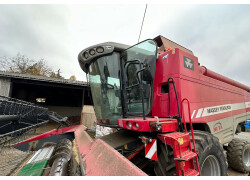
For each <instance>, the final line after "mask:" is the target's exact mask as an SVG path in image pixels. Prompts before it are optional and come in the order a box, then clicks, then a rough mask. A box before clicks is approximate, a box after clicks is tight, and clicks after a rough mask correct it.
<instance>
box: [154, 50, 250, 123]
mask: <svg viewBox="0 0 250 180" xmlns="http://www.w3.org/2000/svg"><path fill="white" fill-rule="evenodd" d="M184 56H186V57H188V58H190V59H192V60H193V66H194V69H193V70H191V69H187V68H185V67H184V59H183V58H184ZM203 73H204V72H202V70H201V68H200V66H199V64H198V59H197V57H195V56H192V55H190V54H188V53H186V52H184V51H181V50H179V49H174V50H169V51H165V52H163V53H161V54H160V55H159V58H158V60H157V63H156V71H155V80H154V89H153V108H152V116H158V117H162V118H163V117H168V114H169V113H168V104H169V102H168V101H169V100H168V93H162V92H161V87H162V85H164V84H166V83H167V80H168V78H169V77H173V78H174V80H175V85H176V90H177V95H178V98H179V102H181V100H182V99H184V98H187V99H188V100H189V101H190V106H191V107H190V109H191V114H192V117H194V119H193V122H194V123H206V122H209V121H215V120H219V119H223V118H227V117H231V116H233V115H237V114H242V113H246V112H247V111H249V110H248V107H247V108H246V106H245V107H241V108H240V109H237V108H236V109H233V108H232V107H233V106H235V105H236V104H239V103H243V104H244V103H245V102H250V93H248V92H247V91H245V90H243V89H240V88H238V87H236V86H233V85H230V84H228V83H225V82H222V81H219V80H218V79H219V75H218V77H217V79H214V78H211V77H208V76H205V75H203ZM210 74H211V73H210ZM216 74H217V73H216ZM220 77H221V76H220ZM221 80H222V79H221ZM224 80H225V79H224ZM235 85H236V84H235ZM237 86H238V85H237ZM244 87H245V86H244ZM170 99H171V101H170V106H171V116H172V115H177V114H178V111H177V104H176V99H175V94H174V90H173V87H172V85H170ZM224 105H225V106H226V105H230V106H231V110H230V111H221V112H220V113H210V114H209V116H206V114H207V112H205V111H210V110H208V109H209V107H211V108H212V107H214V106H224ZM222 108H223V107H222ZM198 111H200V112H199V113H201V114H200V116H199V115H198ZM184 113H185V112H184ZM203 113H204V115H203Z"/></svg>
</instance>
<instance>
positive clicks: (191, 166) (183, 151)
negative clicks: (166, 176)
mask: <svg viewBox="0 0 250 180" xmlns="http://www.w3.org/2000/svg"><path fill="white" fill-rule="evenodd" d="M185 101H186V102H187V104H188V118H189V123H190V130H191V135H192V139H193V147H194V151H192V145H191V140H190V135H189V133H188V132H187V127H186V120H185V117H184V109H183V104H184V102H185ZM181 106H182V120H183V124H184V129H185V132H173V133H169V134H162V135H161V139H162V140H163V142H165V144H168V145H170V146H172V148H173V152H174V161H175V164H176V175H177V176H199V175H200V169H199V163H198V154H197V152H196V147H195V141H194V132H193V125H192V120H191V116H190V103H189V101H188V100H187V99H186V98H185V99H183V100H182V101H181ZM195 164H196V166H195Z"/></svg>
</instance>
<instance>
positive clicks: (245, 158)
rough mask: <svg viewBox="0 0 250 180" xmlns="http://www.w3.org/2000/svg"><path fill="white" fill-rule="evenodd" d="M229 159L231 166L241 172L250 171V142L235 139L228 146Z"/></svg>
mask: <svg viewBox="0 0 250 180" xmlns="http://www.w3.org/2000/svg"><path fill="white" fill-rule="evenodd" d="M227 160H228V164H229V166H230V167H231V168H232V169H234V170H236V171H239V172H243V173H249V172H250V143H249V142H247V141H245V140H241V139H233V140H232V141H231V142H230V143H229V144H228V148H227Z"/></svg>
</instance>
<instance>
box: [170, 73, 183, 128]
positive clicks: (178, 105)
mask: <svg viewBox="0 0 250 180" xmlns="http://www.w3.org/2000/svg"><path fill="white" fill-rule="evenodd" d="M170 79H171V80H172V82H173V86H174V92H175V98H176V102H177V109H178V115H179V117H178V118H177V122H178V131H179V132H180V131H181V132H183V128H182V125H181V113H180V104H179V100H178V96H177V91H176V87H175V82H174V78H172V77H170V78H168V103H169V105H168V115H169V117H170V83H169V80H170Z"/></svg>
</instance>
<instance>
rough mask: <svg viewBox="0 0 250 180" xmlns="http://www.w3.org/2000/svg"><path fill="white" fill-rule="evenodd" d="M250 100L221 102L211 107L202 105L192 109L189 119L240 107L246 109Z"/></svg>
mask: <svg viewBox="0 0 250 180" xmlns="http://www.w3.org/2000/svg"><path fill="white" fill-rule="evenodd" d="M249 103H250V102H244V103H235V104H223V105H219V106H211V107H204V108H200V109H198V110H197V109H195V110H193V113H192V116H191V119H194V118H200V117H206V116H211V115H216V114H220V113H226V112H230V111H235V110H240V109H246V108H248V107H249V105H250V104H249Z"/></svg>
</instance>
